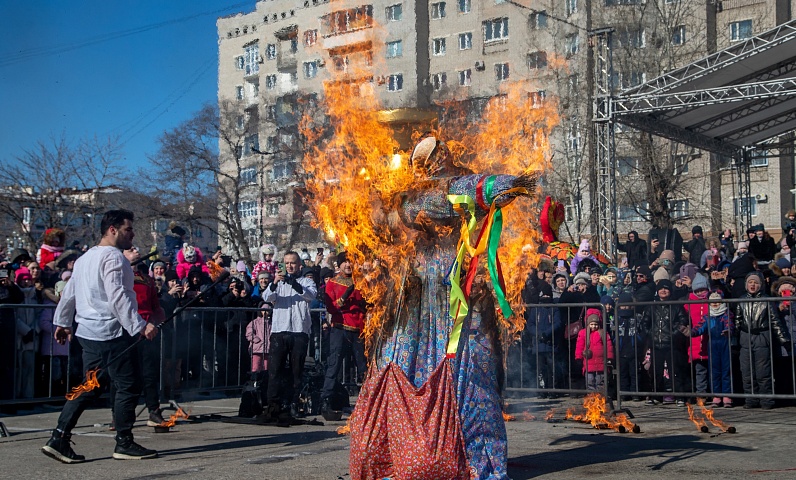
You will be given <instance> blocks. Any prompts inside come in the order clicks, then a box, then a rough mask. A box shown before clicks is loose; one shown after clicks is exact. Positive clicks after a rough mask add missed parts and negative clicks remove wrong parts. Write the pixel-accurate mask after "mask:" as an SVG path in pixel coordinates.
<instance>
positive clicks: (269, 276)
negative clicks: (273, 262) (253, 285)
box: [257, 271, 271, 280]
mask: <svg viewBox="0 0 796 480" xmlns="http://www.w3.org/2000/svg"><path fill="white" fill-rule="evenodd" d="M261 278H267V279H269V280H270V279H271V273H270V272H265V271H263V272H260V273H258V274H257V280H259V279H261Z"/></svg>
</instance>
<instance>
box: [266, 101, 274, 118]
mask: <svg viewBox="0 0 796 480" xmlns="http://www.w3.org/2000/svg"><path fill="white" fill-rule="evenodd" d="M265 119H266V120H275V119H276V105H266V106H265Z"/></svg>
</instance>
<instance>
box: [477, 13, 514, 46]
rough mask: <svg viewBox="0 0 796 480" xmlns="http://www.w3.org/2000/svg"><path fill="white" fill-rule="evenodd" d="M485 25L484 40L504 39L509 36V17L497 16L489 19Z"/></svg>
mask: <svg viewBox="0 0 796 480" xmlns="http://www.w3.org/2000/svg"><path fill="white" fill-rule="evenodd" d="M483 25H484V41H485V42H492V41H495V40H504V39H507V38H509V19H508V17H504V18H495V19H492V20H487V21H485V22H484V23H483Z"/></svg>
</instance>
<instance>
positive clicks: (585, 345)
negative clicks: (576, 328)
mask: <svg viewBox="0 0 796 480" xmlns="http://www.w3.org/2000/svg"><path fill="white" fill-rule="evenodd" d="M603 338H605V341H603ZM606 344H607V347H606ZM587 349H588V350H590V351H591V358H588V359H584V358H583V351H584V350H587ZM606 355H607V358H608V360H613V358H614V346H613V344H612V343H611V336H610V335H606V334H605V331H604V330H602V329H600V330H594V331H591V330H589V328H588V327H587V328H584V329H583V330H581V331H580V332H578V343H577V344H576V345H575V358H576V359H578V360H584V361H583V373H586V372H598V373H600V372H603V371H605V358H606Z"/></svg>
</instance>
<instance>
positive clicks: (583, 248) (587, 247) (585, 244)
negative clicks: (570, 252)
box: [578, 238, 591, 255]
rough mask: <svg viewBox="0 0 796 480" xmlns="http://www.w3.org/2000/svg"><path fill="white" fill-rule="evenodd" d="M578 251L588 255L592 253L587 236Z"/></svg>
mask: <svg viewBox="0 0 796 480" xmlns="http://www.w3.org/2000/svg"><path fill="white" fill-rule="evenodd" d="M578 253H580V254H586V255H588V254H589V253H591V245H590V244H589V241H588V240H586V239H585V238H584V239H583V240H581V241H580V247H578Z"/></svg>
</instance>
